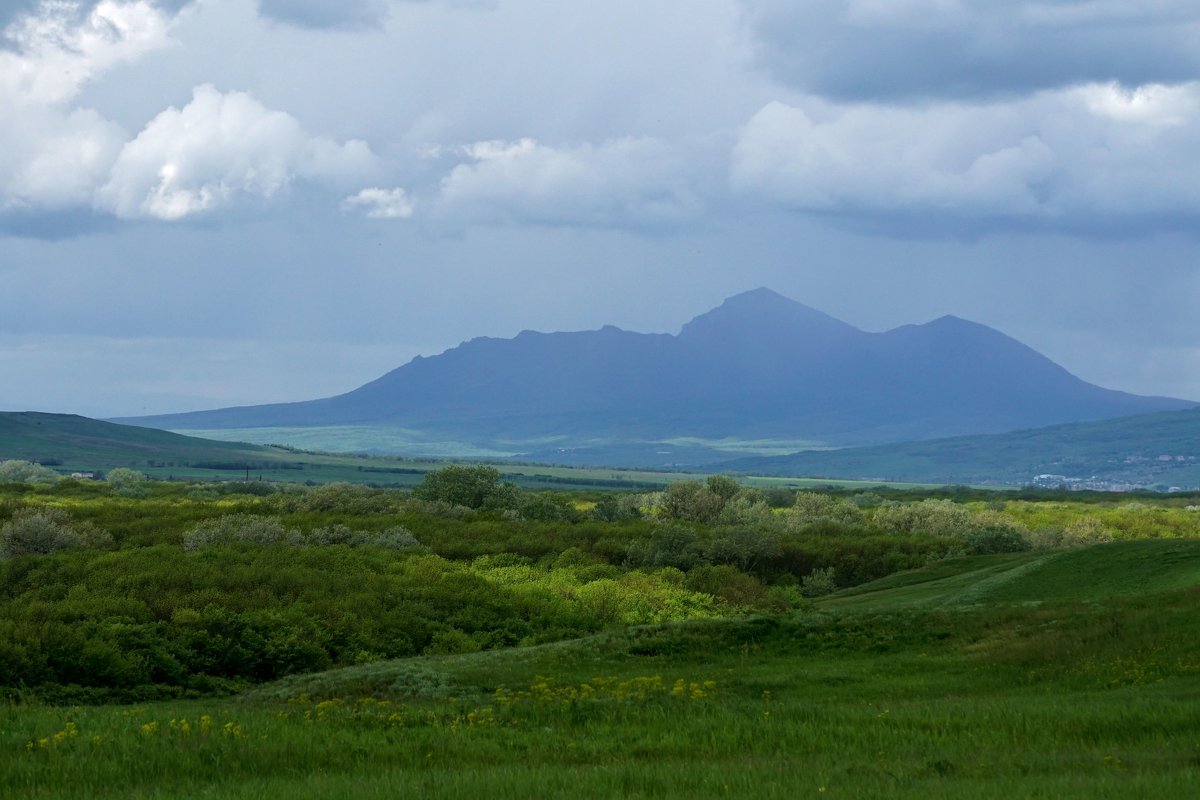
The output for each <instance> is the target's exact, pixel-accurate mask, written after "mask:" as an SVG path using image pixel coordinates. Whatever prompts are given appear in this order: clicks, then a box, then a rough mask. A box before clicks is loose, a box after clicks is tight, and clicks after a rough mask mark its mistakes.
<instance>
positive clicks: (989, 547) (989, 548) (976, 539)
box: [966, 525, 1031, 555]
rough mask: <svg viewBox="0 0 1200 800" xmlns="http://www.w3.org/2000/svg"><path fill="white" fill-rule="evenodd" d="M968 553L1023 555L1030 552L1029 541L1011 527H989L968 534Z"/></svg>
mask: <svg viewBox="0 0 1200 800" xmlns="http://www.w3.org/2000/svg"><path fill="white" fill-rule="evenodd" d="M966 544H967V552H969V553H972V554H974V555H989V554H992V553H1022V552H1024V551H1026V550H1029V549H1030V547H1031V545H1030V543H1029V540H1027V539H1026V538H1025V537H1024V536H1022V535H1021V532H1020V531H1019V530H1018V529H1017V528H1016V527H1014V526H1011V525H988V526H985V527H982V528H977V529H975V530H973V531H971V532H970V533H968V534H967V540H966Z"/></svg>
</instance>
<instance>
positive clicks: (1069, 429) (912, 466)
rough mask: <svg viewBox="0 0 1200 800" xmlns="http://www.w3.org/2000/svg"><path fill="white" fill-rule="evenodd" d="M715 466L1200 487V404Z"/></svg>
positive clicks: (947, 479)
mask: <svg viewBox="0 0 1200 800" xmlns="http://www.w3.org/2000/svg"><path fill="white" fill-rule="evenodd" d="M712 468H713V469H717V470H722V469H725V470H733V471H743V472H749V473H752V474H755V475H803V476H809V477H823V478H844V479H868V480H887V481H905V482H913V483H1010V484H1017V485H1024V484H1029V483H1038V484H1041V485H1045V486H1057V485H1060V484H1064V483H1065V484H1067V485H1076V486H1079V487H1082V488H1097V489H1105V488H1129V487H1133V486H1150V487H1156V488H1165V487H1171V486H1176V487H1180V488H1185V489H1195V488H1200V408H1192V409H1187V410H1184V411H1166V412H1160V413H1157V414H1139V415H1136V416H1129V417H1119V418H1117V419H1107V420H1102V421H1099V422H1084V423H1072V424H1067V425H1054V426H1051V427H1046V428H1039V429H1036V430H1024V431H1014V432H1011V433H1001V434H991V435H986V436H960V437H954V438H948V439H935V440H931V441H923V442H905V443H901V444H891V445H882V446H876V447H852V448H846V449H844V450H832V451H824V452H815V451H812V452H804V453H795V454H792V455H787V456H775V457H766V458H743V459H737V460H733V461H729V462H726V463H723V464H718V465H715V466H713V467H712ZM1039 476H1041V479H1040V480H1035V479H1037V478H1038V477H1039Z"/></svg>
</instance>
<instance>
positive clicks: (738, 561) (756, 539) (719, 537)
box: [706, 512, 779, 572]
mask: <svg viewBox="0 0 1200 800" xmlns="http://www.w3.org/2000/svg"><path fill="white" fill-rule="evenodd" d="M768 513H770V512H768ZM706 552H707V554H708V559H709V560H710V561H712V562H714V563H720V564H732V565H734V566H735V567H737V568H738V569H740V570H742V571H743V572H749V571H751V570H753V569H754V568H756V567H758V566H760V565H761V564H762V563H763V562H764V561H767V560H768V559H772V558H775V557H776V556H778V555H779V536H778V534H776V532H775V531H774V530H772V529H770V528H765V527H759V526H751V525H739V526H737V527H732V528H724V529H722V530H721V531H720V532H719V533H717V534H716V535H715V536H714V537H713V539H712V541H710V542H709V544H708V547H707V549H706Z"/></svg>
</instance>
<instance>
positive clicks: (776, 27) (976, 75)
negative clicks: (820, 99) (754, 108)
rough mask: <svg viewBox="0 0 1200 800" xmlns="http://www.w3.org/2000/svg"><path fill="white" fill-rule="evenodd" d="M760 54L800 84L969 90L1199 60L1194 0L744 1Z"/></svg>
mask: <svg viewBox="0 0 1200 800" xmlns="http://www.w3.org/2000/svg"><path fill="white" fill-rule="evenodd" d="M742 6H743V8H744V11H745V14H746V18H747V20H748V23H749V25H750V28H751V30H752V31H753V33H754V35H755V38H756V40H757V43H758V54H759V58H760V60H761V62H762V63H763V64H765V65H766V66H767V67H768V68H769V69H770V70H771V72H772V74H774V75H775V76H776V77H777V78H778V79H779V80H781V81H783V82H784V83H787V84H788V85H790V86H793V87H796V88H798V89H800V90H801V91H804V92H808V93H814V94H821V95H824V96H827V97H832V98H840V99H852V100H881V99H882V100H889V101H895V100H897V99H901V98H933V97H940V98H957V99H967V98H975V97H988V96H996V95H1005V94H1014V93H1015V94H1024V93H1029V92H1034V91H1038V90H1042V89H1049V88H1054V87H1061V86H1068V85H1073V84H1084V83H1107V82H1111V81H1117V82H1119V83H1122V84H1124V85H1129V86H1140V85H1143V84H1148V83H1168V84H1171V83H1179V82H1184V81H1188V80H1191V79H1193V78H1195V77H1196V75H1197V72H1198V70H1200V49H1198V48H1197V47H1196V42H1197V37H1198V36H1200V6H1197V5H1196V4H1195V3H1194V2H1190V0H809V1H808V2H803V3H796V2H791V1H790V0H742Z"/></svg>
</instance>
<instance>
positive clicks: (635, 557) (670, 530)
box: [625, 525, 704, 570]
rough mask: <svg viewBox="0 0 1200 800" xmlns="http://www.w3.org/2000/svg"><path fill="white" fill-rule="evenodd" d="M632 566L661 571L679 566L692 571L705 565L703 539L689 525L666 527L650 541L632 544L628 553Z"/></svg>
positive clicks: (658, 531) (627, 559)
mask: <svg viewBox="0 0 1200 800" xmlns="http://www.w3.org/2000/svg"><path fill="white" fill-rule="evenodd" d="M625 559H626V561H627V562H628V563H629V565H630V566H633V567H643V568H648V569H658V568H660V567H675V568H677V569H682V570H689V569H691V568H692V567H695V566H698V565H700V564H703V563H704V556H703V555H701V551H700V539H699V537H698V536H697V535H696V532H695V531H694V530H692V529H691V528H689V527H687V526H685V525H663V526H661V527H659V528H657V529H655V531H654V532H653V533H651V534H650V538H649V539H645V540H641V541H634V542H630V543H629V546H628V547H627V548H626V550H625Z"/></svg>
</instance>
